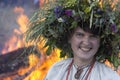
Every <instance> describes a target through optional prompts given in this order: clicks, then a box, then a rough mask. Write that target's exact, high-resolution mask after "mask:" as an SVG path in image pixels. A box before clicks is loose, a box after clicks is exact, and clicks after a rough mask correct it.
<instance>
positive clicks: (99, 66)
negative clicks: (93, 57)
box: [94, 61, 120, 80]
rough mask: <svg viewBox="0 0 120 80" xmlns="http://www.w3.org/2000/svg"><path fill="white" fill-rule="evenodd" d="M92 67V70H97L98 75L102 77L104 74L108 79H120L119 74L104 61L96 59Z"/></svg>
mask: <svg viewBox="0 0 120 80" xmlns="http://www.w3.org/2000/svg"><path fill="white" fill-rule="evenodd" d="M94 69H95V70H94V71H96V72H98V73H99V76H101V77H102V78H103V76H104V78H105V79H106V78H109V79H110V80H120V76H119V75H118V74H117V72H116V71H114V70H113V69H112V68H110V67H109V66H107V65H106V64H104V63H100V62H97V61H96V63H95V68H94ZM109 79H108V80H109Z"/></svg>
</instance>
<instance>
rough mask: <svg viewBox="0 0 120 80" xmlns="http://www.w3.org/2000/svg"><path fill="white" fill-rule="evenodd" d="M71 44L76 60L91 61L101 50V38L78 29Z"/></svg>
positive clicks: (71, 39) (72, 37)
mask: <svg viewBox="0 0 120 80" xmlns="http://www.w3.org/2000/svg"><path fill="white" fill-rule="evenodd" d="M69 42H70V44H71V48H72V50H73V55H74V58H78V59H83V60H89V59H92V58H93V57H94V55H95V54H96V52H97V50H98V48H99V44H100V38H99V36H96V35H93V34H91V33H88V32H85V31H84V30H83V29H81V28H80V27H77V28H76V29H75V31H74V33H73V34H72V36H71V38H70V40H69Z"/></svg>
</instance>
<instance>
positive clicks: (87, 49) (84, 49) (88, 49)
mask: <svg viewBox="0 0 120 80" xmlns="http://www.w3.org/2000/svg"><path fill="white" fill-rule="evenodd" d="M90 49H91V48H84V47H82V48H81V50H83V51H90Z"/></svg>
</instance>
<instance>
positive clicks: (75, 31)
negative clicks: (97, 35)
mask: <svg viewBox="0 0 120 80" xmlns="http://www.w3.org/2000/svg"><path fill="white" fill-rule="evenodd" d="M74 33H84V34H89V35H93V34H92V33H90V32H87V31H85V30H83V29H82V28H80V27H76V28H75V29H74Z"/></svg>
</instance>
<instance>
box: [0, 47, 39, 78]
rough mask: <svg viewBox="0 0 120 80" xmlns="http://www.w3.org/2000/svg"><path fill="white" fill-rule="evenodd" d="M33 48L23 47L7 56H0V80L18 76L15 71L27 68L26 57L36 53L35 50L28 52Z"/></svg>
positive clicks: (27, 59) (27, 60)
mask: <svg viewBox="0 0 120 80" xmlns="http://www.w3.org/2000/svg"><path fill="white" fill-rule="evenodd" d="M33 48H34V47H33V46H29V47H23V48H19V49H17V50H15V51H12V52H9V53H7V54H4V55H0V65H1V66H0V80H1V79H2V78H4V77H7V76H13V75H18V73H17V71H18V70H19V69H20V68H25V67H27V66H29V58H28V56H29V55H30V54H31V53H38V51H37V50H34V51H33V52H30V51H31V50H32V49H33ZM30 72H31V71H30Z"/></svg>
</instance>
